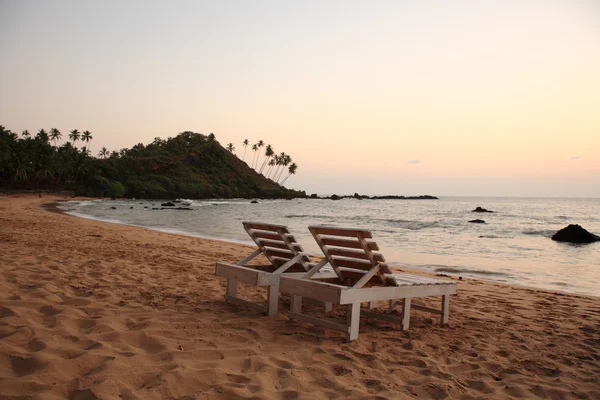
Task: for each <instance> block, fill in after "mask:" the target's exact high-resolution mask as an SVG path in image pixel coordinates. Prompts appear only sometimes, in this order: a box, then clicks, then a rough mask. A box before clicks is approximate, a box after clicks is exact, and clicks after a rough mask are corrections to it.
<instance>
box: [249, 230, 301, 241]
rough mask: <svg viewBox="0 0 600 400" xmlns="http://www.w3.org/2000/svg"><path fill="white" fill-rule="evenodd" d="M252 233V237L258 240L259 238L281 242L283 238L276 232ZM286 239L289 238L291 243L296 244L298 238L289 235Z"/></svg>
mask: <svg viewBox="0 0 600 400" xmlns="http://www.w3.org/2000/svg"><path fill="white" fill-rule="evenodd" d="M250 232H252V235H254V236H255V237H256V238H259V239H272V240H279V241H281V237H280V236H279V235H278V234H277V233H275V232H267V231H253V230H251V231H250ZM286 237H287V238H288V240H289V241H290V242H292V243H295V242H296V238H295V237H294V236H293V235H291V234H287V235H286Z"/></svg>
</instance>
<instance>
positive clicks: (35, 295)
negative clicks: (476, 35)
mask: <svg viewBox="0 0 600 400" xmlns="http://www.w3.org/2000/svg"><path fill="white" fill-rule="evenodd" d="M59 199H60V198H59V197H57V196H54V197H51V196H45V197H43V198H39V197H37V196H28V195H21V196H16V195H14V196H0V399H30V398H31V399H57V398H58V399H63V398H68V399H96V398H100V399H221V398H222V399H237V398H240V399H241V398H244V399H248V398H252V399H268V398H277V399H295V398H306V399H321V398H349V399H352V398H381V399H384V398H400V399H402V398H416V397H418V398H433V399H442V398H458V399H471V398H488V399H494V398H497V399H500V398H502V399H504V398H511V397H512V398H550V399H563V398H589V399H592V398H595V399H598V398H600V299H599V298H593V297H585V296H576V295H567V294H555V293H549V292H543V291H538V290H532V289H528V288H522V287H513V286H507V285H502V284H496V283H490V282H482V281H474V280H464V281H460V282H458V294H457V295H456V296H453V297H452V300H451V303H450V304H451V305H450V324H449V325H448V326H446V327H440V326H439V325H437V324H436V323H435V321H434V320H432V316H431V314H427V313H423V312H420V311H417V310H413V313H412V319H411V327H410V330H409V331H407V332H402V331H399V330H398V327H397V326H393V325H390V324H387V323H384V322H371V321H369V320H364V321H362V324H361V328H360V331H361V332H360V337H359V339H358V340H356V341H354V342H352V343H346V342H345V340H344V337H343V335H342V334H341V333H339V332H335V331H329V330H326V329H323V328H316V327H313V326H311V325H308V324H297V323H293V322H290V321H289V320H288V318H287V317H286V316H285V311H286V308H287V307H288V305H289V303H288V301H287V300H286V299H283V300H282V301H281V302H280V307H281V308H280V310H281V311H282V313H281V314H280V315H279V316H277V317H272V318H269V317H266V316H262V315H260V314H258V313H257V312H255V311H250V310H246V309H243V308H240V307H238V306H233V305H230V304H226V303H225V302H224V301H223V294H224V281H222V280H221V279H220V278H217V277H215V276H214V275H213V271H214V264H215V262H216V261H230V262H233V261H237V260H238V259H239V258H241V257H242V256H244V255H246V254H247V253H249V252H250V250H251V248H250V247H247V246H242V245H238V244H231V243H226V242H220V241H212V240H205V239H198V238H191V237H185V236H179V235H173V234H167V233H161V232H155V231H150V230H147V229H142V228H134V227H127V226H122V225H115V224H108V223H102V222H96V221H92V220H85V219H81V218H76V217H72V216H68V215H64V214H60V213H52V212H49V211H48V210H46V209H43V208H41V205H42V204H43V203H47V202H51V201H55V200H59ZM240 229H241V226H240ZM243 293H245V295H246V296H248V297H252V298H258V297H260V296H263V295H264V294H263V292H262V289H260V290H259V289H255V288H248V289H244V291H243ZM430 304H431V303H430ZM379 307H381V308H382V309H383V307H384V304H380V305H379ZM313 311H314V312H320V311H319V309H317V308H315V309H314V310H313ZM334 313H335V314H336V315H338V316H339V317H340V318H343V317H342V315H343V313H342V310H334Z"/></svg>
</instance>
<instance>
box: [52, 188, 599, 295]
mask: <svg viewBox="0 0 600 400" xmlns="http://www.w3.org/2000/svg"><path fill="white" fill-rule="evenodd" d="M77 200H103V199H101V198H87V197H77V198H73V199H70V200H57V201H52V202H49V203H43V204H40V207H41V208H43V209H45V210H46V211H50V212H54V213H59V214H64V215H68V216H70V217H74V218H81V219H86V220H90V221H96V222H100V223H108V224H113V225H122V226H128V227H132V228H139V229H146V230H151V231H155V232H162V233H166V234H171V235H180V236H184V237H194V238H198V239H206V240H212V241H219V242H223V243H231V244H238V245H241V246H246V247H249V248H254V246H255V245H254V243H252V242H251V241H247V242H244V241H242V240H235V239H227V238H219V237H212V236H208V235H202V234H195V233H190V232H183V231H171V230H168V229H159V228H155V227H149V226H142V225H135V224H129V223H125V222H121V221H112V220H103V219H99V218H95V217H87V216H82V215H80V214H72V213H69V211H67V210H62V209H60V208H59V207H58V205H59V203H60V202H62V201H77ZM309 255H310V256H311V257H316V258H319V259H320V258H322V256H321V254H319V252H314V254H313V253H310V252H309ZM390 266H391V267H392V268H393V269H396V270H398V271H399V272H409V273H411V274H417V275H423V276H429V277H442V278H449V279H452V280H465V281H466V280H470V281H481V282H486V283H491V284H498V285H505V286H508V287H517V288H522V289H530V290H535V291H540V292H543V293H547V294H558V295H562V296H575V297H577V296H580V297H584V298H585V297H589V298H592V299H598V300H600V295H598V296H595V295H592V294H587V293H577V292H569V291H564V290H550V289H543V288H537V287H534V286H527V285H519V284H517V283H504V282H499V281H494V280H490V279H485V278H473V277H462V276H461V275H460V274H452V272H447V271H441V272H430V271H427V270H425V269H417V268H411V267H410V266H407V267H404V266H403V267H398V266H394V265H390Z"/></svg>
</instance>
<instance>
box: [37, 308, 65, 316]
mask: <svg viewBox="0 0 600 400" xmlns="http://www.w3.org/2000/svg"><path fill="white" fill-rule="evenodd" d="M38 311H39V312H40V313H42V314H43V315H44V316H45V317H53V316H55V315H56V314H59V313H61V312H62V308H56V307H53V306H42V307H40V308H39V309H38Z"/></svg>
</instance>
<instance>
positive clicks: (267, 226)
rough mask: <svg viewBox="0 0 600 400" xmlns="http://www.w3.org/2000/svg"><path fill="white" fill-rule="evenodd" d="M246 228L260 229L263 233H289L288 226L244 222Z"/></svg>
mask: <svg viewBox="0 0 600 400" xmlns="http://www.w3.org/2000/svg"><path fill="white" fill-rule="evenodd" d="M242 225H244V228H246V229H258V230H261V231H273V232H277V230H278V229H283V230H285V232H286V233H287V232H288V230H287V226H285V225H276V224H261V223H260V222H242Z"/></svg>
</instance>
